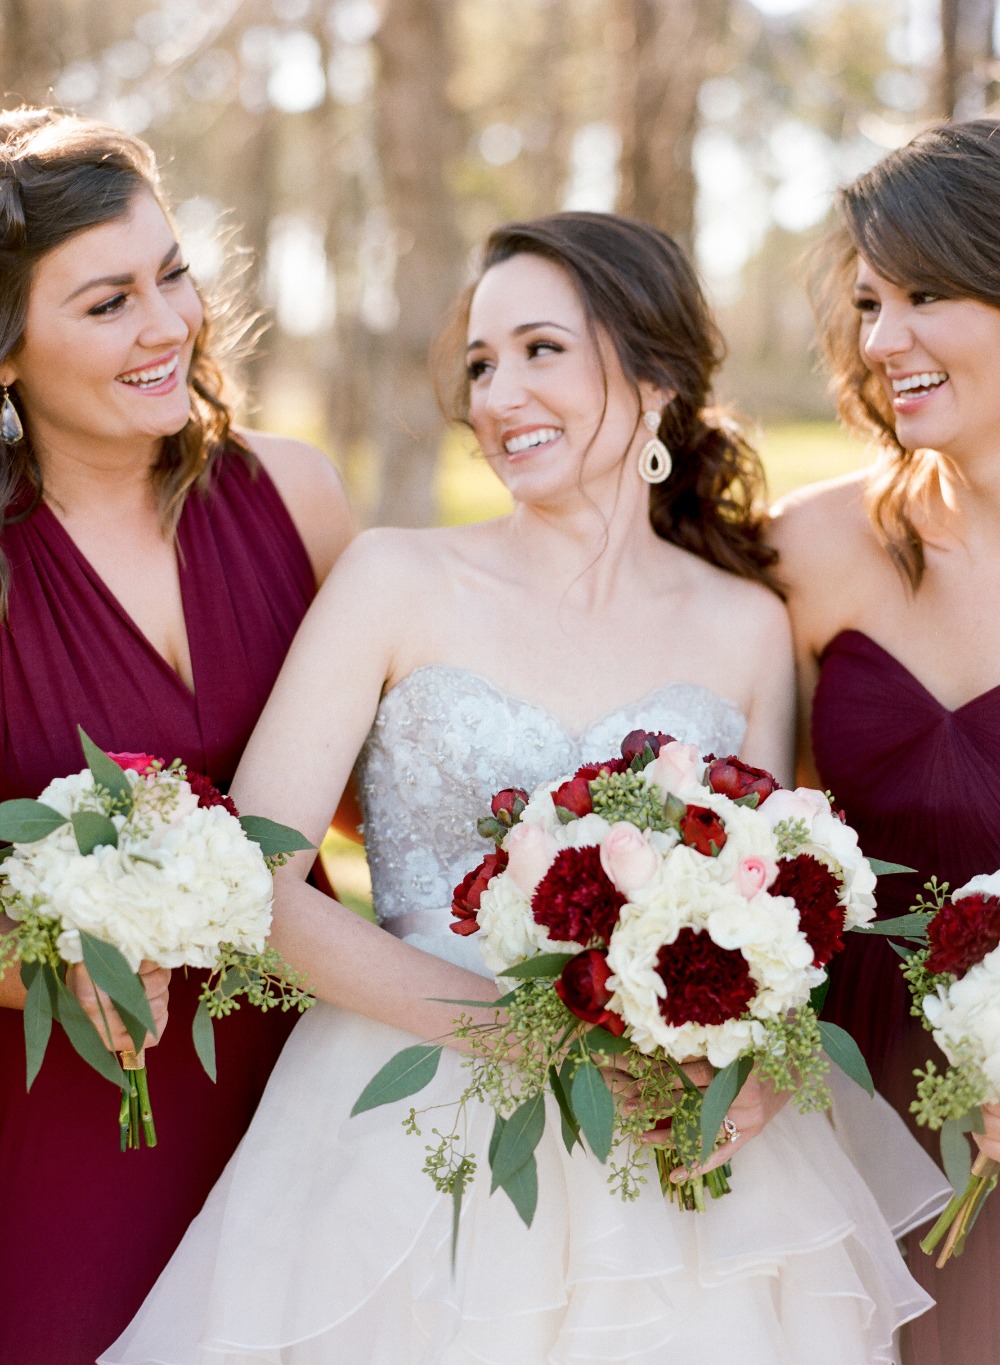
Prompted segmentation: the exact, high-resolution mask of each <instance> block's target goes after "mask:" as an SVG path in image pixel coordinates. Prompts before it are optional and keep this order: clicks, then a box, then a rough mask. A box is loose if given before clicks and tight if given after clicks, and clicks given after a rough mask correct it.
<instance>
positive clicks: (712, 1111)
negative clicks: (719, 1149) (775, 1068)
mask: <svg viewBox="0 0 1000 1365" xmlns="http://www.w3.org/2000/svg"><path fill="white" fill-rule="evenodd" d="M752 1070H753V1058H752V1057H737V1058H735V1060H733V1061H731V1062H730V1063H729V1065H728V1066H724V1067H723V1068H722V1070H721V1071H717V1072H716V1074H715V1076H714V1077H713V1078H712V1083H711V1085H710V1086H709V1087H708V1089H707V1090H706V1091H705V1096H704V1099H703V1100H702V1103H701V1155H700V1157H699V1160H700V1161H706V1160H707V1159H708V1157H709V1156H710V1155H711V1153H712V1151H713V1149H714V1147H715V1139H716V1137H717V1136H718V1133H719V1129H720V1128H721V1127H722V1120H723V1119H724V1118H725V1117H726V1114H727V1113H728V1112H729V1107H730V1105H731V1104H732V1102H733V1100H735V1098H736V1096H737V1095H738V1094H739V1093H740V1091H741V1090H742V1089H743V1087H744V1085H745V1084H746V1080H747V1077H748V1076H749V1075H750V1072H751V1071H752Z"/></svg>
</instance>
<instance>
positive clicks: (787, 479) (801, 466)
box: [758, 422, 873, 500]
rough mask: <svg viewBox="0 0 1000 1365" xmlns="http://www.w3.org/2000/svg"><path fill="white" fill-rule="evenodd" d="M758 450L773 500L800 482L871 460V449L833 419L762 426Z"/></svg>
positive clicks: (829, 476)
mask: <svg viewBox="0 0 1000 1365" xmlns="http://www.w3.org/2000/svg"><path fill="white" fill-rule="evenodd" d="M758 448H759V450H760V453H761V457H762V459H763V461H764V468H765V470H766V471H767V487H768V492H769V493H770V495H771V498H772V499H773V500H776V499H778V498H781V497H784V495H785V494H786V493H791V492H792V491H793V489H796V488H801V487H802V485H803V484H807V483H817V482H818V481H819V480H821V479H832V478H835V477H836V476H837V475H839V474H849V473H851V472H852V471H853V470H855V469H863V468H864V466H865V465H867V464H871V462H872V459H873V451H872V448H871V446H869V445H866V444H865V443H864V442H863V441H861V440H859V439H858V437H856V436H850V435H848V433H847V432H846V431H845V430H844V428H843V427H841V426H838V424H837V423H836V422H785V423H782V424H781V425H779V426H772V427H765V428H764V430H763V432H762V433H761V437H760V443H759V447H758Z"/></svg>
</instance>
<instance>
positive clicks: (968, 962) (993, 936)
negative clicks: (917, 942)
mask: <svg viewBox="0 0 1000 1365" xmlns="http://www.w3.org/2000/svg"><path fill="white" fill-rule="evenodd" d="M927 942H928V943H929V944H930V949H931V951H930V955H929V956H928V958H927V969H928V971H931V972H935V973H936V972H951V973H952V975H954V976H957V977H962V976H964V975H965V973H966V972H967V971H968V970H969V968H970V967H974V966H975V965H976V963H977V962H982V960H983V958H984V957H985V956H986V954H987V953H991V952H992V951H993V949H994V948H996V947H1000V899H998V898H997V897H996V896H980V895H976V896H963V897H962V898H961V900H957V901H946V902H945V904H944V905H942V907H941V909H940V910H939V911H938V912H937V914H936V915H935V916H934V918H933V919H932V920H931V922H930V924H928V926H927Z"/></svg>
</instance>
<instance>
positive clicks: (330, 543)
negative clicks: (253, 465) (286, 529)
mask: <svg viewBox="0 0 1000 1365" xmlns="http://www.w3.org/2000/svg"><path fill="white" fill-rule="evenodd" d="M239 435H240V437H241V439H242V440H244V441H245V442H246V443H247V445H248V446H249V447H250V449H251V450H252V451H253V453H254V454H255V455H256V456H257V458H258V459H259V460H260V462H261V464H262V465H263V466H264V469H265V470H266V471H267V474H268V476H269V477H270V479H271V481H272V482H273V483H274V486H275V488H277V490H278V492H279V494H280V495H281V499H282V501H283V502H284V504H285V506H286V507H287V508H288V513H289V516H290V517H291V518H292V521H293V522H294V523H295V528H296V530H297V531H298V533H299V535H300V536H301V537H302V542H303V544H304V545H305V547H306V550H307V552H308V554H309V558H310V560H311V561H312V566H313V570H314V572H315V574H316V581H317V583H322V582H323V580H324V579H325V578H326V576H327V574H328V573H329V572H330V569H331V567H332V566H333V564H334V562H335V561H336V559H337V557H338V556H339V555H340V553H341V551H342V550H343V549H344V546H345V545H346V544H347V542H348V541H349V540H350V538H351V536H352V534H353V527H352V524H351V514H350V509H349V508H348V505H347V496H346V494H345V492H344V487H343V484H342V483H341V481H340V477H339V475H338V474H337V471H336V470H335V469H334V467H333V465H332V464H331V463H330V461H329V460H328V459H327V457H326V456H325V455H324V454H323V452H322V451H321V450H317V448H316V447H315V446H313V445H310V444H309V443H308V441H297V440H295V439H294V438H292V437H290V436H277V435H274V434H273V433H271V432H266V431H247V430H241V431H240V433H239Z"/></svg>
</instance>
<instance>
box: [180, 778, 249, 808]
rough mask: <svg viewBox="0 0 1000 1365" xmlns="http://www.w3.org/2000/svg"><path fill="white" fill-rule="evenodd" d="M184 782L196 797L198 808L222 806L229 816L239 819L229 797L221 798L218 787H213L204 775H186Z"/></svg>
mask: <svg viewBox="0 0 1000 1365" xmlns="http://www.w3.org/2000/svg"><path fill="white" fill-rule="evenodd" d="M184 781H185V782H186V783H187V784H188V786H189V787H190V788H191V790H192V791H193V792H194V794H195V796H197V798H198V805H199V806H223V807H225V809H226V810H227V811H228V812H229V814H230V815H235V816H236V818H237V819H239V814H240V813H239V811H238V810H237V809H236V806H235V805H234V804H233V802H232V800H231V799H230V797H228V796H223V794H222V792H220V791H219V789H218V787H215V786H213V785H212V782H211V779H210V778H207V777H206V776H205V775H204V773H188V774H187V776H186V777H185V779H184Z"/></svg>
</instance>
